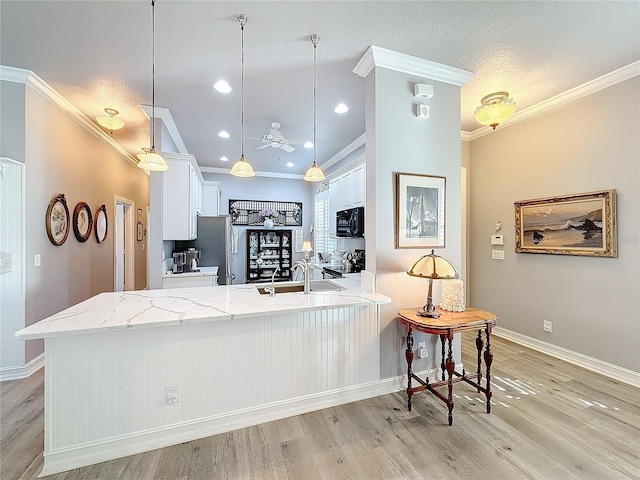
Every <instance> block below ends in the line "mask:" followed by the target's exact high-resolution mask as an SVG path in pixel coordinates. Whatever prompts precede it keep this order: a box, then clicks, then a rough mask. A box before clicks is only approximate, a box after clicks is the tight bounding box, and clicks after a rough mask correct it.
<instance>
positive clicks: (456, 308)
mask: <svg viewBox="0 0 640 480" xmlns="http://www.w3.org/2000/svg"><path fill="white" fill-rule="evenodd" d="M464 306H465V301H464V283H462V280H442V295H441V297H440V308H441V309H442V310H447V311H449V312H464Z"/></svg>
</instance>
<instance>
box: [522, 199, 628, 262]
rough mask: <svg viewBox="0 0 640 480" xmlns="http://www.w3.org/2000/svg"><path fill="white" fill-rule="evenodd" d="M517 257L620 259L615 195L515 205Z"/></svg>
mask: <svg viewBox="0 0 640 480" xmlns="http://www.w3.org/2000/svg"><path fill="white" fill-rule="evenodd" d="M514 206H515V214H516V218H515V225H516V252H517V253H547V254H553V255H587V256H596V257H617V256H618V248H617V237H616V191H615V190H602V191H598V192H589V193H579V194H574V195H564V196H560V197H547V198H538V199H535V200H521V201H517V202H514Z"/></svg>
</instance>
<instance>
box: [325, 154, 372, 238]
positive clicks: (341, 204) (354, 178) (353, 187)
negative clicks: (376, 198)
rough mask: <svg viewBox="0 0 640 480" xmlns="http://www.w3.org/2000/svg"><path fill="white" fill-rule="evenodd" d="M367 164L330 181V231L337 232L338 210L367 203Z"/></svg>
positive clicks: (333, 233)
mask: <svg viewBox="0 0 640 480" xmlns="http://www.w3.org/2000/svg"><path fill="white" fill-rule="evenodd" d="M365 182H366V176H365V165H364V164H362V165H358V166H357V167H356V168H354V169H353V170H350V171H348V172H347V173H343V174H342V175H340V176H339V177H337V178H335V179H333V180H330V181H329V232H330V234H331V235H335V234H336V212H337V211H339V210H345V209H347V208H354V207H363V206H364V204H365V185H366V184H365Z"/></svg>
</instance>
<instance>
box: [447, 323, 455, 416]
mask: <svg viewBox="0 0 640 480" xmlns="http://www.w3.org/2000/svg"><path fill="white" fill-rule="evenodd" d="M448 337H449V356H448V357H447V363H446V368H447V374H448V377H449V378H448V381H447V387H448V388H449V396H448V397H447V407H449V426H451V425H453V371H454V369H455V367H456V363H455V362H454V361H453V347H452V343H453V333H450V334H449V335H448Z"/></svg>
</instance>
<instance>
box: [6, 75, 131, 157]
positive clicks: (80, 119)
mask: <svg viewBox="0 0 640 480" xmlns="http://www.w3.org/2000/svg"><path fill="white" fill-rule="evenodd" d="M0 80H2V81H6V82H14V83H23V84H24V85H26V86H28V87H29V88H31V90H33V91H34V92H36V93H37V94H39V95H40V96H41V97H42V98H44V99H45V100H47V101H49V102H50V103H51V104H52V105H54V106H55V107H57V108H58V109H59V110H61V111H62V112H63V113H65V114H66V115H67V116H68V117H69V118H71V119H72V120H74V121H75V122H76V123H77V124H78V125H80V126H81V127H83V128H84V129H85V130H87V131H88V132H89V133H91V134H92V135H93V136H94V137H96V138H97V139H98V140H100V141H101V142H103V143H105V144H106V145H108V146H109V147H111V148H113V149H114V150H115V151H116V152H117V153H118V154H119V155H120V156H121V157H122V158H123V159H124V160H126V161H127V162H129V163H131V164H132V165H135V166H136V167H137V166H138V162H137V160H136V159H135V158H134V157H133V155H131V154H130V153H129V152H127V151H126V150H125V149H124V148H123V147H122V146H121V145H120V144H119V143H118V142H116V141H115V140H114V139H113V138H111V136H109V135H107V134H106V133H105V132H104V131H103V130H102V129H101V128H100V127H98V126H97V125H96V124H95V123H93V122H92V121H91V120H89V118H88V117H87V116H86V115H85V114H84V113H82V112H81V111H80V110H78V109H77V108H76V107H74V106H73V105H72V104H71V103H69V101H68V100H67V99H65V98H64V97H63V96H62V95H60V94H59V93H58V92H56V91H55V90H54V89H53V87H51V86H50V85H49V84H48V83H47V82H45V81H44V80H42V79H41V78H40V77H39V76H38V75H36V74H35V73H34V72H32V71H31V70H24V69H22V68H14V67H7V66H5V65H0Z"/></svg>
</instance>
